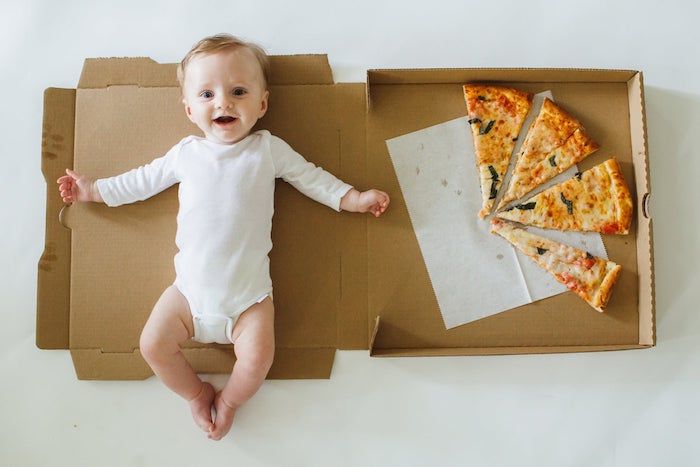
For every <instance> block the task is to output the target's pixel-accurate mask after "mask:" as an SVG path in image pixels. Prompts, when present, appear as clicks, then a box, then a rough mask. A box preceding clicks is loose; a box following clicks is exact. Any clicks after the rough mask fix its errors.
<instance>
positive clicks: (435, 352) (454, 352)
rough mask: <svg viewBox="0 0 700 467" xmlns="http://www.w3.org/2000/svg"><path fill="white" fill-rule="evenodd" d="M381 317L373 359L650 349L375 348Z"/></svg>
mask: <svg viewBox="0 0 700 467" xmlns="http://www.w3.org/2000/svg"><path fill="white" fill-rule="evenodd" d="M380 324H381V317H380V316H377V319H376V320H375V322H374V331H373V332H372V337H371V339H370V345H369V354H370V356H371V357H456V356H479V355H522V354H549V353H577V352H602V351H612V350H632V349H643V348H647V347H649V346H648V345H642V344H611V345H553V346H518V347H434V348H433V347H425V348H415V349H410V348H407V349H401V348H386V349H384V348H375V345H374V344H375V340H376V338H377V335H378V334H379V328H380Z"/></svg>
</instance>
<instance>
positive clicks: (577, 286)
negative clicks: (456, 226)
mask: <svg viewBox="0 0 700 467" xmlns="http://www.w3.org/2000/svg"><path fill="white" fill-rule="evenodd" d="M491 232H492V233H496V234H498V235H500V236H501V237H503V238H505V239H506V240H508V241H509V242H510V243H511V244H513V246H515V247H516V248H517V249H518V250H520V251H522V252H523V253H524V254H526V255H527V256H529V257H530V258H531V259H532V260H533V261H535V263H537V265H538V266H539V267H541V268H542V269H544V270H546V271H548V272H549V273H550V274H552V275H553V276H554V278H555V279H556V280H557V281H559V282H561V283H562V284H564V285H565V286H567V287H568V288H569V290H571V291H573V292H575V293H576V294H577V295H578V296H579V297H581V298H582V299H584V300H585V301H586V302H588V304H589V305H591V306H592V307H593V308H595V309H596V310H598V311H601V312H602V311H604V310H605V306H606V305H607V303H608V300H609V298H610V294H611V293H612V288H613V286H614V285H615V282H616V281H617V278H618V277H619V276H620V272H621V271H622V266H620V265H618V264H615V263H613V262H612V261H608V260H606V259H604V258H599V257H597V256H593V255H591V254H590V253H588V252H586V251H583V250H579V249H578V248H574V247H571V246H568V245H564V244H562V243H558V242H555V241H553V240H549V239H547V238H544V237H540V236H539V235H535V234H532V233H530V232H528V231H526V230H524V229H521V228H518V227H515V225H514V224H512V223H510V222H506V221H503V220H501V219H498V218H493V219H492V220H491Z"/></svg>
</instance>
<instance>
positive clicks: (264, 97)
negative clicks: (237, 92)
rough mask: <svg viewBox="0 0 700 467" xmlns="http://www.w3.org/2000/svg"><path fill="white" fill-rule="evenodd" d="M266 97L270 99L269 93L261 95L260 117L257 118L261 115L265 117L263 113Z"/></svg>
mask: <svg viewBox="0 0 700 467" xmlns="http://www.w3.org/2000/svg"><path fill="white" fill-rule="evenodd" d="M268 97H270V91H265V94H263V98H262V102H261V104H260V116H259V117H258V118H262V117H263V115H265V112H267V99H268Z"/></svg>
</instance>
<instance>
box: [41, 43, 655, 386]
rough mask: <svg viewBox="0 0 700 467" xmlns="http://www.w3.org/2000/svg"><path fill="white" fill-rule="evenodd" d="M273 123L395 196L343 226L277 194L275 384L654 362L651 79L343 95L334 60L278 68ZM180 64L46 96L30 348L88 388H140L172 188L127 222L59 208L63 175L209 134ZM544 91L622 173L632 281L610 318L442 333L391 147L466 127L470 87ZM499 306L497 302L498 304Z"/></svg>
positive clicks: (89, 207)
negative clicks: (519, 363)
mask: <svg viewBox="0 0 700 467" xmlns="http://www.w3.org/2000/svg"><path fill="white" fill-rule="evenodd" d="M271 61H272V76H271V80H270V83H271V95H270V110H269V111H268V113H267V115H266V116H265V118H264V119H263V120H261V121H260V122H259V124H258V127H259V128H266V129H269V130H270V131H271V132H272V133H273V134H276V135H278V136H280V137H281V138H283V139H285V140H286V141H287V142H288V143H290V144H291V146H292V147H294V148H295V149H296V150H297V151H298V152H300V153H301V154H303V155H304V156H305V157H306V158H307V159H308V160H310V161H312V162H314V163H316V164H318V165H321V166H322V167H324V168H325V169H327V170H328V171H330V172H332V173H334V174H335V175H337V176H338V177H339V178H341V179H343V180H345V181H347V182H348V183H351V184H353V185H355V186H356V187H358V188H361V189H362V188H369V187H376V188H380V189H382V190H385V191H387V192H388V193H389V194H390V196H391V198H392V205H391V207H390V209H389V211H387V213H386V214H385V215H384V216H382V217H381V218H379V219H374V218H373V217H370V216H368V215H361V214H355V213H336V212H334V211H332V210H330V209H328V208H327V207H325V206H322V205H320V204H318V203H315V202H314V201H312V200H310V199H308V198H306V197H304V196H303V195H301V194H300V193H298V192H297V191H296V190H294V189H293V188H292V187H290V186H289V185H287V184H286V183H285V182H283V181H278V182H277V185H276V193H275V216H274V219H273V233H272V237H273V245H274V247H273V250H272V252H271V256H270V257H271V273H272V280H273V287H274V296H275V298H274V299H275V315H276V316H275V332H276V344H277V347H276V355H275V363H274V365H273V367H272V369H271V371H270V375H269V377H270V378H284V379H288V378H328V377H329V376H330V372H331V368H332V365H333V358H334V355H335V351H336V350H337V349H369V351H370V352H369V353H370V354H371V355H373V356H414V355H415V356H422V355H485V354H520V353H545V352H580V351H596V350H618V349H636V348H645V347H650V346H653V345H655V328H654V319H655V315H654V282H653V250H652V238H651V218H650V216H649V212H648V209H647V205H648V197H649V193H650V189H649V175H648V156H647V144H646V129H645V119H644V96H643V84H642V74H641V72H636V71H627V70H569V69H451V70H370V71H369V72H368V75H367V76H368V79H367V83H366V84H365V83H344V84H339V83H334V81H333V77H332V73H331V69H330V66H329V64H328V60H327V58H326V56H324V55H300V56H275V57H272V58H271ZM175 66H176V65H175V64H158V63H156V62H154V61H152V60H151V59H148V58H112V59H87V60H86V61H85V65H84V68H83V72H82V74H81V77H80V80H79V83H78V86H77V88H76V89H57V88H49V89H47V90H46V91H45V95H44V125H43V135H42V141H43V142H42V154H41V158H42V172H43V174H44V177H45V180H46V183H47V201H46V240H45V249H44V253H43V255H42V257H41V259H40V261H39V265H38V288H37V340H36V342H37V346H38V347H40V348H43V349H69V350H70V353H71V356H72V359H73V363H74V365H75V369H76V374H77V376H78V378H80V379H143V378H147V377H148V376H150V375H151V374H152V373H151V370H150V368H149V367H148V366H147V365H146V363H145V362H144V360H143V359H142V357H141V355H140V352H139V349H138V343H139V335H140V332H141V329H142V327H143V325H144V323H145V321H146V319H147V317H148V314H149V313H150V311H151V309H152V307H153V305H154V303H155V301H156V300H157V298H158V297H159V296H160V294H161V292H162V291H163V290H164V288H165V287H167V286H168V285H170V284H171V283H172V282H173V280H174V267H173V256H174V254H175V252H176V249H175V242H174V238H175V227H176V223H175V216H176V213H177V207H178V206H177V185H176V186H174V187H171V188H170V189H168V190H166V191H164V192H163V193H160V194H158V195H156V196H154V197H153V198H150V199H148V200H146V201H143V202H139V203H135V204H132V205H127V206H122V207H119V208H109V207H107V206H105V205H102V204H95V203H81V204H76V205H74V206H70V207H64V205H63V203H62V201H61V199H60V197H59V195H58V192H57V190H56V184H55V180H56V179H57V178H58V177H59V176H61V175H62V174H63V173H64V169H65V168H66V167H72V168H74V169H75V170H77V171H79V172H82V173H85V174H89V175H90V176H93V177H106V176H111V175H115V174H118V173H121V172H123V171H126V170H128V169H131V168H133V167H136V166H138V165H142V164H145V163H147V162H149V161H151V160H152V159H153V158H155V157H157V156H159V155H161V154H163V153H165V151H167V150H168V149H169V148H170V147H171V146H172V145H174V144H175V143H176V142H177V141H179V140H180V139H181V138H182V137H184V136H186V135H188V134H199V130H198V129H197V128H196V127H195V126H194V125H193V124H191V123H190V121H189V120H188V119H187V118H186V116H185V114H184V111H183V108H182V104H181V98H180V90H179V87H178V84H177V80H176V78H175ZM471 81H485V82H492V83H501V84H507V85H512V86H514V87H517V88H519V89H523V90H526V91H531V92H540V91H543V90H551V91H553V93H554V95H555V96H556V99H557V102H558V103H561V104H562V105H563V106H564V107H565V108H571V109H575V113H576V116H577V117H578V118H579V119H580V120H581V121H582V122H583V123H584V125H586V128H587V130H588V131H589V133H590V134H591V135H592V136H593V137H594V138H595V139H596V140H597V141H598V142H599V143H601V146H602V149H601V150H599V151H598V152H597V153H595V154H594V155H592V156H590V157H589V158H588V159H586V160H584V161H583V162H582V163H581V164H580V167H581V168H582V169H587V168H589V167H592V166H593V165H595V164H597V163H599V162H602V161H603V160H605V158H607V157H609V156H611V155H615V156H616V157H617V159H618V161H619V162H620V164H621V166H622V169H623V173H624V175H625V178H626V180H627V181H628V183H629V184H630V186H631V189H632V191H633V195H634V198H635V203H636V212H635V216H634V220H633V225H632V233H631V234H630V235H627V236H621V237H613V236H604V242H605V246H606V249H607V251H608V253H609V255H610V257H611V258H613V259H614V261H616V262H617V263H619V264H621V265H622V266H623V274H622V276H621V278H620V281H619V282H618V284H617V286H616V289H615V292H614V293H613V297H612V299H611V301H610V303H609V305H608V312H607V313H605V314H599V313H597V312H595V311H593V310H592V309H591V308H590V307H588V305H587V304H586V303H585V302H583V301H582V300H580V299H579V298H578V297H577V296H575V295H574V294H571V293H564V294H561V295H558V296H555V297H552V298H549V299H546V300H542V301H539V302H535V303H532V304H529V305H526V306H523V307H520V308H517V309H514V310H509V311H507V312H504V313H500V314H498V315H494V316H491V317H488V318H485V319H482V320H479V321H476V322H473V323H470V324H467V325H464V326H460V327H457V328H454V329H451V330H446V329H445V326H444V324H443V321H442V318H441V315H440V311H439V308H438V305H437V302H436V299H435V295H434V293H433V291H432V288H431V285H430V280H429V278H428V274H427V270H426V267H425V264H424V262H423V259H422V256H421V253H420V249H419V246H418V242H417V240H416V237H415V234H414V232H413V229H412V227H411V222H410V219H409V217H408V212H407V210H406V206H405V203H404V201H403V198H402V195H401V190H400V188H399V185H398V181H397V179H396V176H395V174H394V171H393V168H392V165H391V161H390V159H389V155H388V152H387V148H386V144H385V140H387V139H389V138H392V137H396V136H399V135H402V134H406V133H409V132H411V131H415V130H419V129H422V128H425V127H428V126H432V125H435V124H438V123H442V122H444V121H447V120H450V119H453V118H457V117H460V116H464V115H466V109H465V106H464V101H463V97H462V89H461V85H462V84H463V83H465V82H471ZM487 293H497V291H493V292H487ZM183 351H184V354H185V356H186V358H187V359H188V360H189V361H190V362H191V363H192V365H193V366H194V368H195V369H196V370H197V371H198V372H209V373H219V372H229V371H230V370H231V367H232V365H233V362H234V354H233V346H230V345H228V346H227V345H218V344H209V345H203V344H199V343H196V342H189V343H187V344H186V345H185V347H184V350H183Z"/></svg>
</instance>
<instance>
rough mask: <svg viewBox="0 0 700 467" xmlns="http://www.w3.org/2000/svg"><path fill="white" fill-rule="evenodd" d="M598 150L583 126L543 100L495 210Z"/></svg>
mask: <svg viewBox="0 0 700 467" xmlns="http://www.w3.org/2000/svg"><path fill="white" fill-rule="evenodd" d="M598 148H599V146H598V143H596V142H595V141H593V140H592V139H591V138H590V137H589V136H588V135H587V134H586V131H585V129H584V128H583V125H581V123H579V121H578V120H576V119H575V118H574V117H572V116H571V115H569V114H568V113H566V112H565V111H564V110H562V109H561V108H560V107H558V106H557V105H556V104H555V103H554V102H552V101H551V100H549V99H547V98H545V100H544V103H543V104H542V109H541V110H540V113H539V115H538V116H537V118H536V119H535V122H534V123H533V124H532V126H531V127H530V130H529V131H528V133H527V136H526V137H525V141H524V142H523V146H522V148H521V149H520V153H519V154H518V159H517V161H516V163H515V169H514V170H513V175H512V176H511V178H510V182H509V184H508V190H507V191H506V193H505V195H504V196H503V198H502V199H501V202H500V203H499V204H498V209H501V208H503V207H504V206H505V205H507V204H508V203H510V202H511V201H514V200H516V199H520V198H521V197H523V196H524V195H526V194H527V193H529V192H530V191H532V190H533V189H535V188H537V187H538V186H539V185H541V184H542V183H544V182H546V181H547V180H549V179H550V178H552V177H554V176H556V175H559V174H560V173H562V172H563V171H565V170H566V169H568V168H569V167H571V166H572V165H574V164H576V163H577V162H579V161H581V160H582V159H583V158H584V157H586V156H588V155H589V154H592V153H593V152H595V151H596V150H597V149H598Z"/></svg>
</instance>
